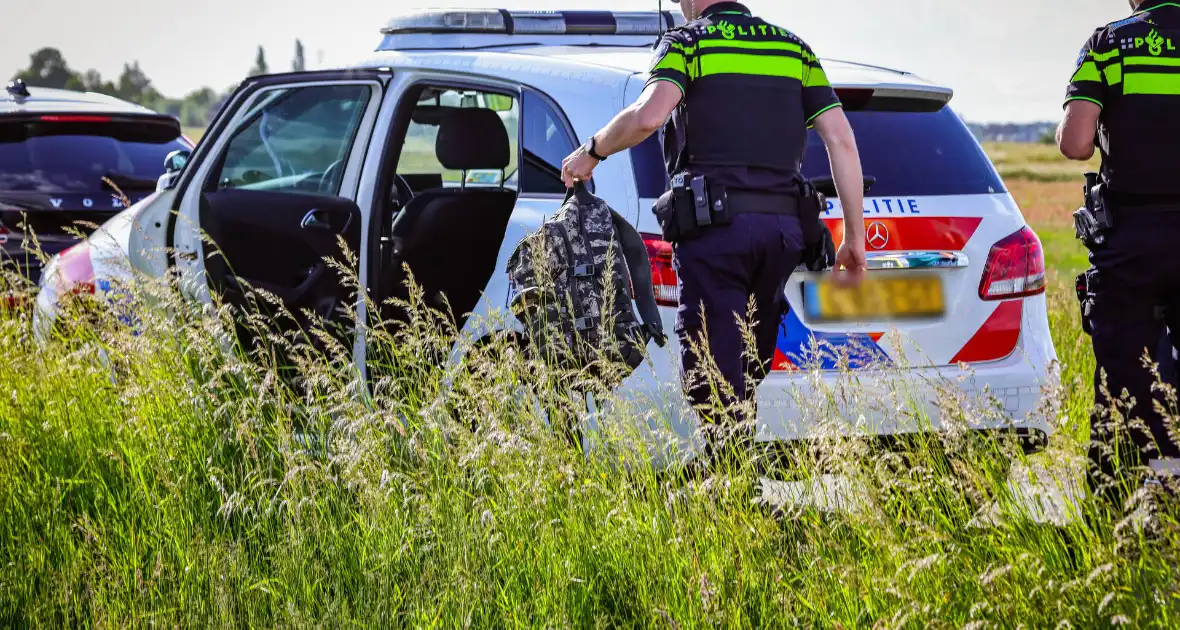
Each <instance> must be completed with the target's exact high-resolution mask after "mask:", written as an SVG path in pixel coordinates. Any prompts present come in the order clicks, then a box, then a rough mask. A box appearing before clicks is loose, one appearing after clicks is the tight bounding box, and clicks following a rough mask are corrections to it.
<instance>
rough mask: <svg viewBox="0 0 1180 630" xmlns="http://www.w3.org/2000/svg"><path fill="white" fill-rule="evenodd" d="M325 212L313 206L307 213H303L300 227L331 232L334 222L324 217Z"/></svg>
mask: <svg viewBox="0 0 1180 630" xmlns="http://www.w3.org/2000/svg"><path fill="white" fill-rule="evenodd" d="M324 214H325V213H324V211H323V210H320V209H319V208H312V209H311V210H309V211H308V212H307V214H305V215H303V220H302V221H300V222H299V227H301V228H304V229H315V230H326V231H328V232H331V231H332V223H331V222H330V221H328V220H327V219H326V218H325V217H324Z"/></svg>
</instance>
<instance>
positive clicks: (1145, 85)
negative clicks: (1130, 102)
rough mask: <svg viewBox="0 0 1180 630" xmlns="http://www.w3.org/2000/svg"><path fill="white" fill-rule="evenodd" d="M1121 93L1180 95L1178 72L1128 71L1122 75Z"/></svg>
mask: <svg viewBox="0 0 1180 630" xmlns="http://www.w3.org/2000/svg"><path fill="white" fill-rule="evenodd" d="M1123 94H1157V95H1167V96H1178V95H1180V74H1152V73H1147V72H1128V73H1127V75H1126V76H1124V77H1123Z"/></svg>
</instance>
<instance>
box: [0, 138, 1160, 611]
mask: <svg viewBox="0 0 1180 630" xmlns="http://www.w3.org/2000/svg"><path fill="white" fill-rule="evenodd" d="M989 150H990V151H991V152H992V153H993V154H994V155H996V156H997V161H998V162H1000V163H1001V164H1004V165H1007V167H1008V168H1011V169H1013V171H1012V172H1014V173H1019V172H1022V169H1024V170H1028V171H1029V172H1032V171H1034V170H1036V171H1039V172H1050V171H1052V172H1061V173H1066V172H1073V171H1071V169H1073V168H1074V167H1072V166H1068V165H1064V164H1061V163H1059V162H1057V161H1054V160H1050V159H1048V158H1047V157H1046V154H1045V153H1044V152H1043V150H1042V149H1040V148H1031V149H1030V148H1028V147H1016V146H992V147H989ZM1046 179H1047V178H1044V177H1039V176H1037V177H1031V178H1022V177H1019V176H1010V177H1009V178H1008V180H1007V181H1008V184H1009V186H1010V187H1011V189H1012V191H1013V194H1014V195H1015V196H1016V197H1017V199H1018V201H1019V202H1020V203H1021V206H1022V208H1023V209H1024V211H1025V213H1026V215H1027V216H1029V217H1030V219H1031V220H1032V222H1033V224H1034V226H1035V227H1036V228H1037V231H1038V233H1039V234H1040V236H1041V238H1042V240H1043V241H1044V243H1045V246H1046V249H1047V255H1048V259H1049V265H1050V268H1051V274H1052V289H1051V293H1050V301H1051V304H1052V315H1051V317H1052V329H1053V335H1054V339H1055V341H1056V343H1057V347H1058V350H1059V352H1060V354H1061V357H1062V359H1063V363H1064V377H1065V378H1064V381H1063V387H1062V388H1061V389H1060V390H1052V391H1046V392H1045V396H1046V402H1047V403H1059V404H1060V405H1061V411H1060V413H1058V412H1054V411H1053V409H1052V406H1051V405H1047V406H1046V412H1045V413H1046V414H1047V415H1048V416H1049V419H1050V420H1051V421H1052V422H1054V423H1057V424H1058V425H1059V426H1061V427H1062V428H1063V429H1066V430H1065V431H1063V432H1061V433H1060V434H1059V435H1058V436H1057V437H1055V438H1054V440H1053V441H1052V443H1051V444H1050V445H1049V449H1048V451H1047V452H1046V453H1045V454H1041V455H1037V456H1033V457H1031V458H1025V457H1023V456H1021V455H1019V454H1018V453H1016V452H1015V450H1014V445H1012V444H1007V443H1004V442H1000V441H985V440H981V439H978V438H975V437H972V436H971V435H970V434H969V433H966V432H964V431H963V430H962V429H963V427H964V424H965V422H966V421H967V420H969V419H971V418H974V417H977V416H978V415H979V414H995V413H997V412H996V411H995V409H994V407H992V406H991V405H990V404H989V401H988V400H986V399H976V398H972V397H970V396H966V395H965V394H964V393H963V392H961V391H959V390H958V388H957V387H956V386H955V385H954V384H953V383H951V384H948V386H947V387H946V388H945V391H943V392H942V393H941V394H940V396H939V403H940V406H941V407H942V408H943V409H945V410H946V411H945V417H944V421H945V422H946V431H945V432H944V433H943V434H941V435H939V436H937V437H932V438H931V439H930V440H929V441H927V442H925V443H915V444H913V445H912V448H911V450H910V451H908V452H906V453H905V454H904V456H903V455H901V454H897V453H890V452H884V451H881V450H879V449H878V447H877V446H876V445H874V444H872V443H868V442H861V441H858V440H849V439H837V438H835V437H828V438H825V439H821V440H819V441H817V442H816V443H815V444H814V448H812V449H810V450H809V451H807V452H802V453H796V455H797V457H796V459H794V460H793V461H792V463H791V464H789V465H786V466H785V467H783V468H781V469H778V470H777V471H776V472H777V473H778V474H780V475H784V476H786V477H788V478H790V479H794V480H796V481H797V482H798V483H797V484H796V485H795V486H792V487H794V488H796V489H799V492H800V493H802V496H803V498H804V499H807V498H810V499H811V500H791V501H787V502H786V507H785V509H783V510H782V511H781V512H779V513H772V512H770V511H769V510H768V509H766V508H765V507H764V506H762V505H759V504H758V503H757V502H756V501H755V499H756V498H757V492H756V489H755V488H756V483H757V482H756V475H754V474H753V473H752V472H751V471H749V470H745V469H742V468H731V469H729V471H728V472H726V473H722V474H718V475H716V476H714V477H711V478H710V479H708V480H706V481H703V482H700V481H697V482H688V481H684V480H676V479H671V480H670V479H668V478H667V477H666V476H664V475H661V474H657V470H656V469H654V468H653V467H652V465H651V463H650V462H651V459H650V457H648V456H647V454H646V453H645V452H644V451H642V450H641V449H636V448H635V443H636V442H635V440H634V439H633V438H634V437H635V436H634V435H633V434H632V433H631V432H630V431H629V429H628V428H627V427H631V426H634V424H635V423H636V422H638V421H639V420H640V419H644V420H650V421H652V422H654V423H656V424H657V426H658V424H659V421H660V410H659V408H658V406H657V407H656V408H648V407H643V406H638V407H628V406H626V405H618V406H616V407H614V408H612V411H611V412H610V413H607V414H604V415H602V416H599V417H598V418H597V424H598V427H599V429H598V431H597V432H595V433H594V434H593V435H592V440H591V443H592V452H591V453H590V454H589V456H586V455H583V454H582V453H581V452H579V451H577V450H575V449H573V448H571V447H570V446H569V445H568V444H567V443H566V442H565V441H564V440H563V439H562V438H561V436H560V433H559V432H554V431H552V430H551V429H550V424H549V423H551V422H559V421H561V420H562V419H564V418H577V417H581V415H583V414H584V413H585V412H584V409H582V410H579V406H578V399H577V396H575V395H574V394H573V393H572V392H571V391H570V390H571V389H572V390H575V391H582V390H584V389H585V388H590V387H593V385H594V381H593V380H589V381H588V380H587V379H586V377H585V376H584V375H581V374H571V373H567V372H562V371H559V370H556V369H554V368H552V367H547V366H545V365H543V364H539V363H537V362H535V361H532V360H530V359H529V358H528V357H527V356H526V355H524V354H522V353H520V352H518V351H516V350H515V349H513V348H511V347H507V346H504V345H501V344H492V345H490V346H485V347H481V348H478V349H472V352H471V355H470V359H469V360H468V361H467V362H466V363H465V364H464V366H462V369H456V370H451V371H446V372H444V371H442V370H440V369H438V368H437V367H435V366H434V364H432V363H430V362H428V361H427V360H426V359H425V358H424V357H430V356H438V354H439V353H440V352H442V351H444V350H445V349H446V348H449V347H450V344H451V343H452V342H453V341H454V331H452V330H450V329H449V328H448V327H447V326H446V325H445V324H444V323H442V322H439V321H438V320H436V319H433V318H430V317H428V316H426V315H420V316H419V317H416V318H414V319H413V320H412V325H411V326H410V327H409V328H408V329H407V330H406V331H404V333H401V334H400V335H399V336H397V337H389V336H387V335H388V333H386V332H383V331H382V330H377V329H374V330H371V331H370V338H369V339H370V343H371V348H373V350H372V351H371V352H372V354H371V356H380V357H382V369H380V370H379V371H378V372H377V373H376V375H377V378H378V382H377V384H376V386H375V387H374V389H373V391H372V393H371V395H370V394H368V393H367V391H366V389H365V388H364V387H363V386H361V385H359V384H358V383H357V382H356V375H355V374H354V373H353V372H352V371H351V370H350V369H349V367H348V365H349V360H348V356H347V354H348V353H347V351H346V350H345V349H344V348H343V347H339V346H333V345H330V344H329V346H328V349H327V352H313V351H311V350H309V349H308V348H307V343H308V339H307V338H299V337H284V336H280V335H278V334H277V333H275V334H270V335H268V336H266V337H264V341H265V342H264V343H263V344H262V345H261V346H259V347H257V348H255V349H253V350H252V355H251V356H250V357H248V359H247V360H241V358H239V355H238V354H235V353H232V352H227V351H226V346H227V344H228V343H229V342H228V341H227V337H226V334H225V333H224V330H226V323H227V322H228V321H229V320H228V317H229V313H228V311H227V309H225V308H220V309H214V310H213V312H208V311H197V310H195V309H193V308H192V307H190V306H188V305H186V304H184V303H182V302H179V301H177V300H176V298H174V297H173V294H172V293H171V292H169V291H168V290H167V288H166V287H160V286H156V285H153V284H143V285H139V286H136V287H131V291H130V293H129V294H128V296H127V299H128V300H130V302H131V303H130V306H131V307H132V308H133V309H134V310H133V311H132V312H135V313H139V314H141V319H140V320H138V326H137V327H136V329H135V330H129V329H127V328H126V327H122V326H117V325H114V324H112V323H111V322H110V321H109V319H110V316H109V315H102V314H99V315H93V316H92V318H96V321H93V323H92V324H90V325H87V326H79V327H76V328H73V329H72V332H69V333H63V334H62V335H61V336H59V337H57V338H55V339H53V340H52V341H51V342H50V343H49V345H48V346H47V347H45V348H41V347H38V346H37V345H36V344H35V343H34V341H33V339H32V337H31V334H32V333H31V329H30V325H29V321H28V318H27V314H25V313H23V312H3V313H2V314H0V347H3V348H4V349H5V353H6V356H5V361H4V362H2V363H0V626H3V627H54V628H57V627H103V628H106V627H120V628H122V627H147V626H151V627H182V628H188V627H234V628H238V627H353V626H358V627H413V628H419V627H424V628H457V627H477V628H509V627H530V628H531V627H538V628H541V627H543V628H565V627H577V628H612V627H654V628H698V627H719V626H720V627H808V628H812V627H817V628H928V627H930V628H991V627H996V628H1012V627H1024V628H1088V627H1109V626H1129V627H1160V628H1169V627H1173V628H1174V627H1177V626H1178V625H1180V575H1178V573H1177V570H1176V566H1177V561H1178V560H1180V558H1178V557H1177V556H1178V552H1180V529H1178V527H1177V515H1178V514H1180V510H1178V509H1177V507H1176V506H1175V505H1171V504H1163V506H1162V507H1159V508H1158V511H1156V512H1155V513H1153V514H1151V513H1149V514H1148V516H1147V517H1146V518H1143V514H1138V515H1136V516H1132V517H1127V518H1123V516H1121V515H1120V514H1114V513H1110V512H1105V511H1102V510H1100V509H1099V507H1098V505H1097V504H1095V503H1093V502H1092V501H1090V500H1089V499H1085V498H1082V499H1079V500H1078V501H1076V502H1073V501H1068V500H1062V497H1063V496H1069V495H1070V494H1071V492H1073V490H1072V489H1073V488H1074V487H1075V486H1076V484H1077V482H1078V474H1077V471H1078V470H1079V468H1080V467H1081V466H1082V465H1083V463H1082V461H1081V460H1082V455H1083V445H1084V442H1085V440H1086V437H1085V428H1084V422H1083V421H1082V420H1083V418H1084V417H1085V411H1086V408H1087V407H1088V404H1089V396H1090V394H1089V392H1088V390H1087V385H1086V380H1087V379H1088V378H1089V377H1088V374H1089V373H1090V372H1091V370H1092V368H1093V359H1092V357H1091V356H1090V354H1089V350H1088V347H1087V342H1086V339H1085V337H1084V336H1083V335H1082V334H1081V332H1080V330H1079V328H1078V322H1077V320H1078V315H1077V307H1076V302H1075V300H1074V298H1073V296H1072V286H1071V279H1072V277H1073V275H1074V274H1075V273H1076V272H1077V271H1078V270H1080V269H1081V268H1082V267H1083V266H1084V265H1085V264H1086V263H1085V257H1084V255H1083V251H1082V250H1081V249H1080V248H1079V247H1078V246H1077V245H1076V244H1075V243H1074V242H1073V240H1072V235H1071V233H1070V228H1069V214H1070V212H1071V211H1072V210H1073V209H1074V208H1075V207H1076V206H1077V203H1078V194H1077V191H1078V189H1079V183H1078V182H1077V181H1064V180H1062V181H1045V180H1046ZM81 302H82V303H81V304H80V305H79V308H78V311H77V312H78V317H82V316H83V314H85V313H88V312H89V311H87V310H86V309H85V308H83V306H84V300H83V301H81ZM148 303H150V304H152V305H153V306H152V308H146V307H144V305H145V304H148ZM411 306H414V307H416V308H414V309H413V310H414V312H417V313H421V312H422V311H421V309H420V306H421V305H420V304H417V303H415V304H413V305H411ZM87 321H90V320H87ZM276 321H279V320H278V319H271V320H266V321H255V322H254V325H255V326H259V327H262V328H264V329H265V328H267V327H269V326H270V325H272V324H274V323H275V322H276ZM278 354H282V355H283V356H287V357H289V358H291V360H294V361H295V362H296V364H297V365H298V366H299V372H300V374H301V375H302V380H300V381H299V382H298V383H297V384H293V383H290V382H288V381H285V380H283V379H281V378H278V377H277V372H276V370H275V367H274V366H275V362H274V360H273V359H272V357H274V356H276V355H278ZM844 377H845V380H844V381H843V382H842V383H841V384H840V387H838V388H833V389H832V390H831V391H827V392H825V394H826V397H820V399H818V400H817V399H809V400H801V401H799V402H800V404H802V405H805V408H807V409H808V410H810V411H809V414H810V416H809V417H811V419H812V420H813V421H815V422H817V423H826V422H832V421H834V418H832V417H831V411H830V409H829V408H828V407H827V405H826V404H825V403H826V402H828V401H832V400H836V399H837V398H839V399H841V400H845V401H849V400H852V401H855V400H858V399H859V398H863V397H864V393H863V391H864V390H863V384H862V383H860V382H859V381H858V379H860V378H862V377H860V376H858V375H853V374H845V375H844ZM864 378H874V379H886V380H887V379H889V378H890V375H889V374H888V373H886V372H882V373H880V374H877V373H874V374H873V375H872V376H870V377H864ZM603 399H605V400H606V401H608V402H609V401H610V397H609V395H604V396H603ZM903 402H904V401H903ZM903 408H904V407H899V409H903ZM472 423H474V426H473V424H472ZM1009 457H1013V458H1015V460H1016V465H1015V467H1014V470H1013V472H1012V474H1011V475H1009V474H1008V471H1007V462H1008V461H1009ZM833 479H838V480H842V481H840V482H838V483H837V482H833ZM833 484H835V485H833ZM832 488H835V489H836V492H835V497H834V498H833V497H830V496H829V497H828V500H827V501H822V500H820V498H821V497H820V496H819V494H822V493H819V494H813V493H811V492H810V491H809V489H815V490H816V492H817V493H818V492H819V490H825V489H826V490H829V491H830V490H831V489H832ZM829 494H831V492H829ZM1040 501H1044V502H1045V503H1044V508H1045V509H1043V510H1037V509H1032V508H1030V505H1032V506H1035V505H1039V504H1040ZM833 502H835V503H836V507H838V508H840V509H828V508H830V507H832V506H831V505H830V504H831V503H833ZM1144 528H1146V530H1149V531H1153V532H1156V535H1155V536H1152V537H1146V536H1144V535H1143V532H1144V531H1145V529H1144Z"/></svg>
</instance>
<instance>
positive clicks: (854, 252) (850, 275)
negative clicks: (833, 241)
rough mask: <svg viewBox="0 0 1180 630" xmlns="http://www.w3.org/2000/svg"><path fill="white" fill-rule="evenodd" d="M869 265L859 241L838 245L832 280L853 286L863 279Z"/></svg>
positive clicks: (863, 247) (841, 284)
mask: <svg viewBox="0 0 1180 630" xmlns="http://www.w3.org/2000/svg"><path fill="white" fill-rule="evenodd" d="M868 268H869V265H868V262H867V261H866V259H865V246H864V245H862V244H859V243H852V244H850V243H848V242H847V241H846V242H844V244H842V245H840V251H838V252H836V270H835V276H834V277H833V280H834V281H835V282H836V284H838V285H840V286H846V287H855V286H857V285H859V284H860V282H861V280H864V277H865V272H866V271H868Z"/></svg>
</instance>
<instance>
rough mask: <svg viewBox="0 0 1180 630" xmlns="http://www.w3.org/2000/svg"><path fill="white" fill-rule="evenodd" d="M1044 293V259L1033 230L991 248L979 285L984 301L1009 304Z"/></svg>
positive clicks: (1016, 234) (1039, 243) (1011, 237)
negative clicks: (1001, 301) (999, 301)
mask: <svg viewBox="0 0 1180 630" xmlns="http://www.w3.org/2000/svg"><path fill="white" fill-rule="evenodd" d="M1044 292H1045V255H1044V252H1043V251H1042V250H1041V241H1040V239H1038V238H1037V235H1036V233H1035V232H1033V231H1032V230H1031V229H1030V228H1028V227H1024V228H1021V229H1020V231H1019V232H1016V233H1015V234H1012V235H1011V236H1008V237H1007V238H1005V239H1003V240H1002V241H1000V242H998V243H996V244H995V245H993V246H992V250H991V252H990V253H989V254H988V256H987V264H986V265H985V266H984V269H983V280H981V281H980V283H979V297H980V299H982V300H988V301H990V300H1007V299H1011V298H1020V297H1028V296H1030V295H1038V294H1040V293H1044Z"/></svg>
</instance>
